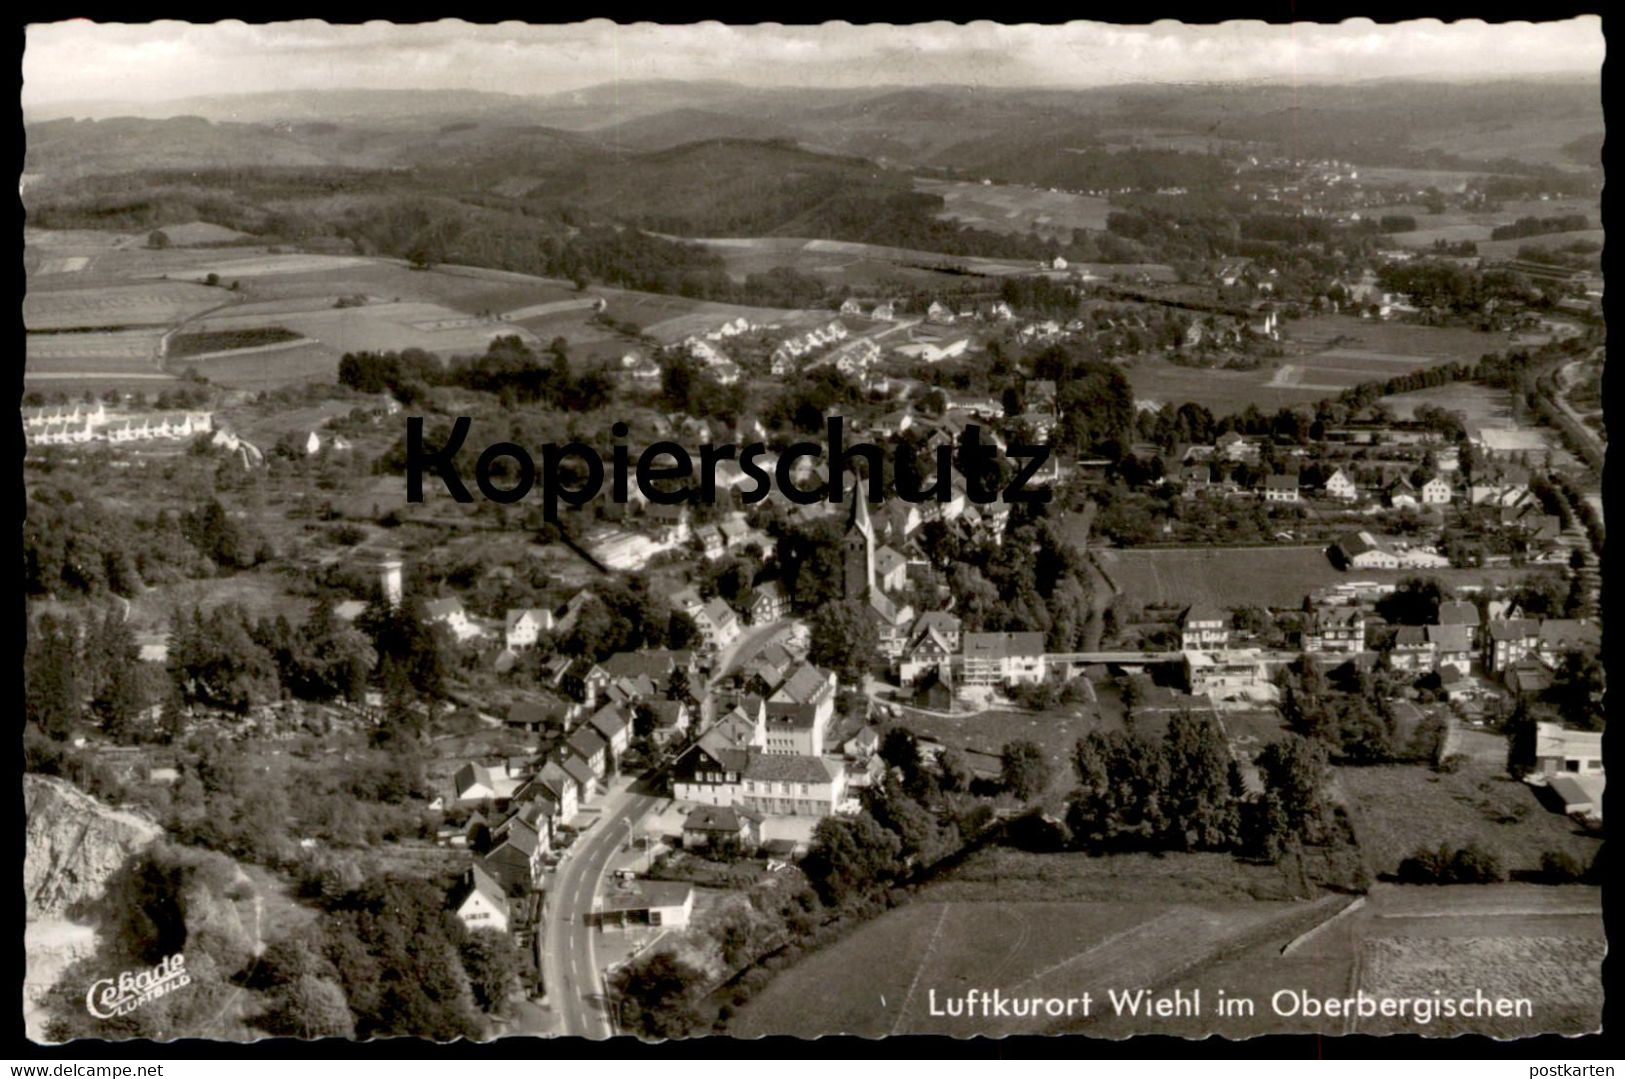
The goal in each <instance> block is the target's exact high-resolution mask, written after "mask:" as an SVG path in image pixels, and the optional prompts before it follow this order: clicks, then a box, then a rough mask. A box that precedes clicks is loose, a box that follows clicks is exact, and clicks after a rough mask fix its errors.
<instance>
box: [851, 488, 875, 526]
mask: <svg viewBox="0 0 1625 1079" xmlns="http://www.w3.org/2000/svg"><path fill="white" fill-rule="evenodd" d="M846 530H847V531H848V532H854V531H856V532H862V533H863V534H864V535H866V536H868V537H869V538H870V539H873V538H874V534H875V526H874V525H873V524H872V523H870V521H869V500H868V499H867V498H865V497H863V484H861V483H854V484H853V485H852V507H851V509H850V510H849V511H848V512H847V515H846Z"/></svg>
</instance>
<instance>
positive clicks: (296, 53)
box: [23, 16, 1604, 107]
mask: <svg viewBox="0 0 1625 1079" xmlns="http://www.w3.org/2000/svg"><path fill="white" fill-rule="evenodd" d="M1603 51H1604V49H1603V36H1602V23H1601V20H1600V19H1599V18H1597V17H1595V16H1586V17H1581V18H1578V19H1570V20H1565V21H1560V22H1550V23H1537V24H1530V23H1508V24H1504V25H1491V24H1485V23H1483V22H1479V21H1467V22H1459V23H1450V24H1445V23H1440V22H1438V21H1437V20H1419V21H1416V22H1407V23H1400V24H1395V25H1378V24H1374V23H1372V22H1370V21H1368V20H1351V21H1349V22H1346V23H1342V24H1339V25H1335V26H1320V25H1314V24H1307V23H1306V24H1297V25H1290V26H1271V25H1266V24H1264V23H1260V22H1233V23H1224V24H1221V25H1218V26H1184V25H1180V24H1178V23H1172V22H1160V23H1153V24H1150V25H1148V26H1143V27H1130V26H1115V25H1110V24H1102V23H1084V22H1079V23H1071V24H1068V25H1065V26H1000V25H997V24H994V23H988V22H980V23H971V24H969V25H967V26H956V25H953V24H951V23H927V24H923V25H919V26H908V27H886V26H851V25H848V24H844V23H831V24H827V25H825V26H819V27H804V26H797V27H777V26H725V25H721V24H718V23H704V24H699V25H694V26H669V27H668V26H656V25H653V24H648V23H642V24H636V25H630V26H618V25H616V24H615V23H612V22H609V21H607V20H602V19H600V20H594V21H591V22H585V23H577V24H572V25H563V26H526V25H523V24H520V23H500V24H497V25H486V26H479V25H471V24H468V23H463V22H458V21H451V20H446V21H442V22H438V23H425V24H419V25H415V26H393V25H391V24H388V23H383V22H372V23H367V24H365V25H361V26H329V25H327V24H325V23H322V22H319V21H315V20H304V21H299V22H286V23H273V24H269V25H246V24H244V23H241V22H222V23H213V24H208V25H196V26H194V25H191V24H187V23H181V22H156V23H150V24H141V25H121V24H111V23H104V24H97V23H91V22H87V21H83V20H77V21H69V22H58V23H48V24H36V25H33V26H30V27H29V28H28V31H27V46H26V50H25V52H24V55H23V78H24V85H23V103H24V105H25V107H27V106H30V105H34V106H37V105H41V104H48V103H55V102H62V101H79V100H97V99H119V100H125V101H130V102H136V101H141V102H152V101H162V100H165V99H168V98H176V97H185V96H190V95H197V94H218V93H246V92H254V91H263V90H297V89H309V88H346V89H353V88H384V89H405V88H414V89H453V88H465V89H477V90H496V91H502V92H506V93H515V94H539V93H552V92H556V91H561V90H571V89H576V88H579V87H583V86H590V85H594V84H597V83H604V82H613V81H616V80H628V79H651V78H664V79H718V78H723V79H730V80H734V81H738V82H743V83H751V84H763V85H798V86H862V85H872V84H887V85H896V84H922V85H925V84H942V83H952V84H961V85H965V84H981V85H994V86H1099V85H1104V84H1111V83H1121V82H1144V81H1177V82H1208V81H1222V80H1233V79H1275V80H1281V79H1288V80H1291V79H1296V80H1301V81H1304V82H1331V81H1340V80H1346V79H1369V78H1390V77H1423V78H1490V77H1506V76H1520V75H1545V74H1596V73H1597V72H1598V71H1599V70H1600V68H1601V66H1602V60H1603Z"/></svg>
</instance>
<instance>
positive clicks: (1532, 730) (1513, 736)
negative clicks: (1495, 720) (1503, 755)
mask: <svg viewBox="0 0 1625 1079" xmlns="http://www.w3.org/2000/svg"><path fill="white" fill-rule="evenodd" d="M1504 729H1505V731H1506V739H1507V775H1509V776H1511V777H1512V778H1513V779H1522V778H1523V777H1524V776H1526V775H1528V774H1529V773H1530V772H1532V771H1534V768H1535V746H1536V734H1537V732H1536V726H1535V717H1534V715H1533V714H1532V713H1531V712H1530V711H1529V704H1528V702H1527V701H1524V700H1521V699H1520V700H1519V701H1518V703H1517V705H1516V706H1514V707H1513V709H1512V714H1511V715H1510V716H1508V717H1507V720H1506V724H1505V728H1504Z"/></svg>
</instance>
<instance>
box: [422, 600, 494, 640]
mask: <svg viewBox="0 0 1625 1079" xmlns="http://www.w3.org/2000/svg"><path fill="white" fill-rule="evenodd" d="M423 613H424V616H425V618H426V619H427V621H429V622H430V623H432V624H435V625H443V626H445V627H446V628H447V629H449V630H451V632H452V635H453V636H455V637H456V638H457V639H458V640H459V641H466V640H470V639H471V638H474V637H478V636H481V635H482V634H483V633H484V631H483V630H482V629H480V627H479V626H477V625H475V624H474V623H473V622H472V621H471V620H470V619H469V617H468V612H467V611H465V610H463V601H462V600H460V599H458V598H457V597H456V596H448V597H446V598H445V599H431V600H429V601H428V602H427V603H425V604H424V605H423Z"/></svg>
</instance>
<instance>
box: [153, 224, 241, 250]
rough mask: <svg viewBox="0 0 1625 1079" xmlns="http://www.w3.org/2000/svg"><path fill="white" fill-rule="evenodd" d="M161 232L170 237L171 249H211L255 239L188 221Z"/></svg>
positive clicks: (224, 229) (163, 229)
mask: <svg viewBox="0 0 1625 1079" xmlns="http://www.w3.org/2000/svg"><path fill="white" fill-rule="evenodd" d="M160 231H162V232H163V234H164V235H165V236H167V237H169V245H170V246H171V247H210V246H215V245H219V244H234V243H240V242H242V241H245V240H252V239H253V237H252V236H250V235H249V234H248V233H246V232H238V231H237V230H236V229H228V228H227V227H226V226H224V225H213V224H210V223H209V222H207V221H188V222H187V223H186V224H184V225H165V226H164V227H163V228H162V229H161V230H160Z"/></svg>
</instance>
